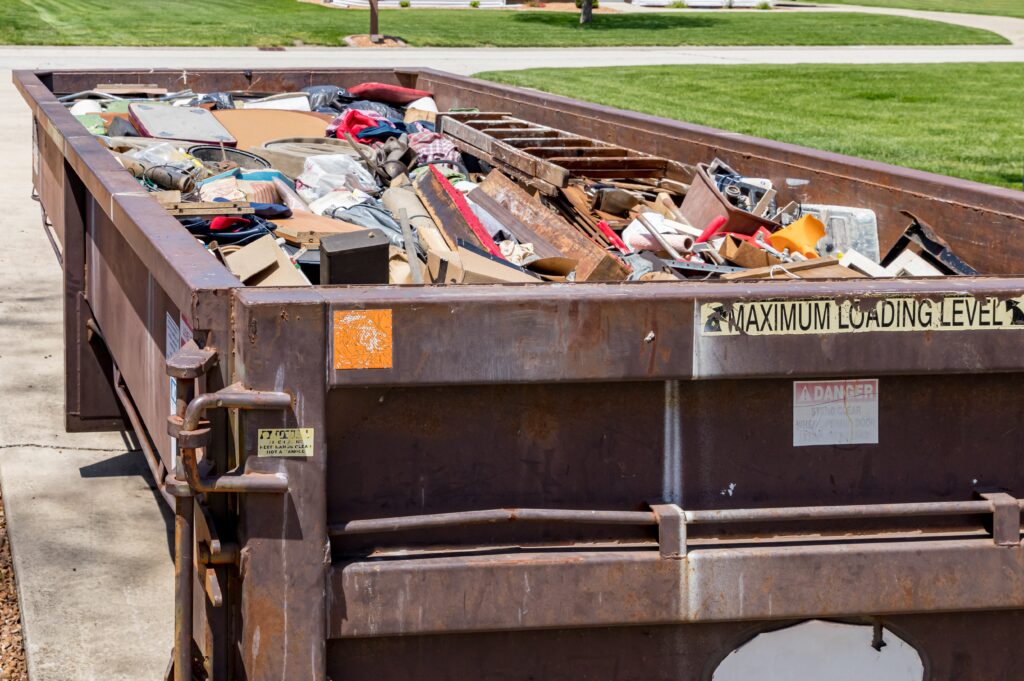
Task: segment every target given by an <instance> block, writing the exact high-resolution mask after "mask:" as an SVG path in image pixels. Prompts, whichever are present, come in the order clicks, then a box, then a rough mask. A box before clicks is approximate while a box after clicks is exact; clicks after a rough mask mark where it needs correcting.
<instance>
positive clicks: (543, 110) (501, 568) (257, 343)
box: [14, 69, 1024, 681]
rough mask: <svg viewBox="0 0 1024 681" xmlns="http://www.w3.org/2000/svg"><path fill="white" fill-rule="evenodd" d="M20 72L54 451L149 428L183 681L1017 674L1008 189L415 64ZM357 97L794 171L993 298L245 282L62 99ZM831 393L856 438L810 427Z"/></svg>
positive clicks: (725, 288) (742, 286)
mask: <svg viewBox="0 0 1024 681" xmlns="http://www.w3.org/2000/svg"><path fill="white" fill-rule="evenodd" d="M14 78H15V81H16V83H17V86H18V88H19V89H20V91H21V93H22V94H23V96H24V97H25V99H26V100H27V101H28V102H29V104H30V106H31V108H32V115H33V119H34V127H33V136H34V159H33V181H34V186H35V188H36V191H37V192H38V196H39V200H40V202H41V204H42V209H43V213H44V226H45V228H46V229H47V231H48V234H50V235H51V237H52V241H53V244H54V248H55V252H56V254H57V256H58V258H59V259H60V260H61V263H62V266H63V269H64V292H65V298H64V300H65V306H64V310H65V339H66V351H65V362H66V364H65V365H66V378H67V389H66V390H67V392H66V401H65V411H66V414H67V428H68V429H69V430H78V431H82V430H103V429H131V430H134V432H135V434H136V436H137V438H138V441H139V443H140V447H141V448H142V450H143V451H144V452H145V455H146V457H147V460H148V461H149V464H150V467H151V469H152V471H153V475H154V477H155V479H156V480H157V483H158V485H159V487H160V489H161V492H162V493H163V494H164V496H165V498H166V499H167V501H168V502H169V503H170V504H171V505H172V506H173V507H175V510H176V516H175V517H176V553H177V556H176V573H177V580H178V581H177V604H176V612H175V613H173V614H172V613H168V617H171V616H175V617H176V623H177V627H176V632H177V633H176V646H175V653H174V655H173V672H169V673H173V674H174V678H176V679H186V678H193V677H195V678H208V679H217V680H222V679H249V680H252V681H267V680H270V679H316V680H324V679H334V681H340V680H342V679H345V680H352V681H359V680H362V679H422V680H426V679H465V678H479V679H546V680H548V681H552V680H556V679H595V680H604V679H607V680H611V679H644V681H656V680H661V679H664V680H666V681H667V680H669V679H671V680H673V681H680V680H682V679H687V680H691V679H692V680H694V681H697V680H707V679H715V680H717V681H724V680H726V679H744V678H750V679H754V678H758V679H763V678H786V677H783V676H772V674H773V673H776V672H777V671H778V670H779V669H782V667H784V666H785V664H784V663H786V662H787V661H788V662H795V663H796V664H798V665H802V666H801V667H800V668H802V669H804V670H818V671H815V672H814V673H817V674H819V676H815V677H814V678H829V679H839V678H843V679H845V678H880V679H881V678H884V679H889V678H892V679H914V678H917V679H920V678H927V679H936V680H938V679H949V680H952V679H956V680H957V681H967V680H986V681H987V680H991V679H1007V678H1015V677H1016V676H1017V675H1018V674H1019V672H1017V667H1018V664H1017V662H1016V659H1015V658H1016V655H1015V651H1016V650H1018V649H1019V648H1020V647H1021V645H1022V644H1024V627H1022V626H1021V625H1022V624H1024V556H1022V553H1021V546H1020V532H1021V527H1020V503H1021V502H1020V501H1018V498H1019V497H1022V496H1024V471H1022V469H1021V466H1020V463H1019V461H1018V459H1019V453H1018V450H1019V448H1020V442H1021V429H1022V426H1021V423H1022V417H1024V404H1022V402H1021V400H1020V399H1018V392H1019V383H1018V381H1019V380H1020V375H1019V374H1020V372H1021V371H1022V370H1024V353H1022V352H1021V348H1022V339H1024V335H1021V334H1024V314H1021V316H1020V319H1019V320H1018V318H1017V315H1016V314H1013V315H1010V316H1009V317H1007V316H1006V315H1007V314H1009V312H1012V311H1015V310H1018V309H1019V308H1018V305H1020V304H1021V303H1022V300H1024V278H1021V277H1020V276H1019V275H1021V272H1022V270H1024V268H1022V267H1021V265H1020V263H1021V262H1022V261H1024V248H1022V245H1021V243H1022V242H1021V240H1020V239H1019V235H1020V234H1021V231H1020V230H1021V229H1022V228H1024V194H1021V193H1019V192H1013V191H1008V190H1002V189H997V188H992V187H987V186H982V185H978V184H974V183H970V182H964V181H960V180H954V179H951V178H944V177H938V176H934V175H930V174H926V173H921V172H916V171H911V170H906V169H901V168H896V167H892V166H887V165H882V164H878V163H872V162H867V161H863V160H858V159H854V158H849V157H844V156H839V155H836V154H830V153H824V152H819V151H815V150H810V149H805V148H799V147H795V146H791V145H785V144H779V143H774V142H770V141H766V140H760V139H754V138H750V137H744V136H738V135H733V134H728V133H724V132H721V131H717V130H711V129H707V128H702V127H697V126H692V125H686V124H683V123H678V122H673V121H668V120H663V119H655V118H651V117H649V116H642V115H639V114H634V113H629V112H624V111H618V110H612V109H608V108H605V107H601V106H597V105H592V104H586V103H581V102H577V101H572V100H568V99H565V98H561V97H555V96H551V95H546V94H543V93H538V92H532V91H524V90H520V89H516V88H510V87H504V86H499V85H494V84H490V83H486V82H482V81H478V80H474V79H470V78H462V77H457V76H453V75H450V74H445V73H439V72H435V71H430V70H425V69H409V70H386V71H385V70H381V71H356V70H252V71H225V70H206V71H203V70H200V71H188V72H185V71H175V70H166V71H144V72H143V71H131V70H123V71H105V72H97V71H89V72H80V71H53V72H50V71H47V72H25V71H23V72H16V73H15V76H14ZM367 79H372V80H375V81H382V82H389V83H399V84H404V85H408V86H414V87H417V88H421V89H426V90H429V91H432V92H433V93H435V96H436V98H437V100H438V102H439V104H440V105H441V107H442V110H443V109H445V108H454V107H465V106H475V107H480V108H481V109H482V110H490V111H508V112H511V113H513V114H514V115H518V116H521V117H525V118H530V119H532V120H537V121H539V122H541V123H546V124H549V125H557V126H558V127H559V128H562V129H565V130H569V131H572V132H576V133H579V134H585V135H589V136H592V137H596V138H599V139H606V140H610V141H615V142H616V143H618V144H621V145H624V146H628V147H630V148H635V149H637V150H640V151H644V152H648V153H652V154H658V155H662V156H667V157H669V158H679V159H701V160H703V159H707V158H710V157H712V156H718V157H720V158H722V159H723V160H725V161H726V162H728V163H730V164H742V165H743V166H744V167H745V168H748V169H749V170H750V172H754V173H758V174H760V175H762V176H764V177H769V178H772V179H773V180H776V181H777V183H778V184H779V185H781V184H782V180H783V178H785V177H788V176H793V175H799V176H802V177H807V178H810V179H811V180H812V181H811V183H810V185H809V189H808V191H809V193H810V195H809V196H808V197H807V200H810V201H814V200H815V199H816V198H817V197H816V196H815V192H816V191H817V190H819V189H820V188H824V187H828V188H829V190H830V192H832V194H831V195H832V196H833V197H835V196H840V197H842V198H844V199H845V200H847V201H848V202H850V204H851V205H872V206H874V207H875V208H876V210H877V211H878V215H879V225H880V229H881V232H882V236H883V238H885V239H887V240H892V239H894V238H895V237H896V235H897V234H898V233H899V232H900V230H902V227H903V226H904V224H905V222H904V221H902V219H901V218H900V217H899V211H900V210H909V211H912V212H914V213H915V214H916V215H919V216H920V217H921V218H922V219H924V220H927V221H928V222H930V223H931V224H933V225H937V226H938V225H941V226H942V229H943V233H944V235H945V236H946V238H947V239H948V240H949V242H950V244H951V245H952V246H953V247H954V248H955V249H956V250H957V252H958V253H960V254H961V255H962V256H963V257H965V258H967V259H969V260H970V261H971V262H972V263H975V264H976V265H977V266H980V267H983V268H984V270H985V271H987V272H991V273H993V274H992V275H991V276H984V277H957V278H948V279H941V280H842V281H840V280H836V281H818V282H807V281H784V282H781V281H758V282H734V283H729V282H699V281H692V282H672V283H647V284H643V285H636V284H626V283H621V284H574V285H572V286H567V285H563V286H558V285H548V286H534V285H476V286H468V285H467V286H460V287H444V286H426V287H397V286H336V287H309V288H301V289H300V288H279V289H274V288H260V289H255V288H245V287H242V286H241V285H240V283H239V282H238V281H237V280H236V279H235V277H233V276H232V275H231V274H230V273H229V272H228V271H227V270H226V269H224V268H223V267H222V266H220V265H219V264H218V263H216V262H215V261H213V260H212V259H211V258H209V257H207V256H205V254H204V253H203V250H202V247H201V246H200V245H199V244H197V243H196V241H195V240H194V239H193V238H192V237H190V236H189V235H188V234H187V233H186V232H185V230H184V229H181V227H180V225H179V224H178V223H177V222H176V221H175V220H174V219H172V218H170V217H168V216H167V215H166V213H165V212H164V211H163V210H162V209H161V208H160V207H159V206H158V205H157V204H156V203H155V202H153V201H152V200H151V199H149V198H148V197H147V196H145V193H144V192H141V191H140V189H139V186H138V184H137V183H136V182H135V181H134V180H133V178H132V177H130V176H129V175H128V174H127V173H126V172H124V171H123V170H122V169H121V168H120V166H118V165H117V163H116V162H115V161H114V160H113V159H112V158H111V157H110V156H109V154H108V153H107V152H106V151H105V150H104V149H103V148H101V147H99V146H98V145H97V144H96V143H95V141H94V140H93V139H92V138H91V136H90V135H89V134H88V133H87V132H86V131H85V130H84V129H83V128H82V127H81V126H80V125H79V124H78V123H77V122H76V121H75V120H74V119H73V118H72V117H71V116H70V115H69V114H68V112H67V111H66V109H65V108H64V107H63V106H62V105H61V104H60V103H58V102H57V101H56V99H55V93H56V94H60V93H69V92H75V91H78V90H82V89H87V88H89V87H92V86H93V85H94V84H95V83H96V82H118V83H136V82H138V83H158V84H160V85H163V86H167V87H176V86H182V85H184V84H187V85H189V86H192V87H195V88H197V89H203V88H205V89H209V90H213V89H219V90H228V89H239V90H245V89H259V90H261V91H266V92H275V91H289V90H292V89H295V88H296V87H302V86H306V85H310V84H319V83H332V84H337V85H346V84H348V83H354V82H359V81H361V80H367ZM870 310H876V311H881V314H883V315H884V314H890V315H891V319H892V321H891V323H888V324H882V325H879V324H876V325H874V326H871V325H864V324H863V323H858V322H857V321H856V320H857V319H860V318H862V317H863V316H864V315H865V314H867V313H868V311H870ZM1000 310H1001V311H1002V312H999V313H998V314H997V311H1000ZM886 311H888V312H886ZM934 315H938V316H939V317H938V318H939V319H941V323H938V324H933V323H931V319H932V318H933V316H934ZM925 316H928V317H929V323H928V324H923V323H921V321H920V320H921V319H922V318H924V317H925ZM997 318H998V319H1007V318H1009V319H1011V320H1013V321H1011V322H1010V323H1002V322H998V323H997V321H996V320H997ZM1018 321H1019V322H1020V323H1018ZM365 324H373V325H374V328H376V329H378V330H383V331H381V333H382V336H381V339H383V340H382V342H381V343H378V344H376V345H375V346H374V349H373V352H372V356H371V357H369V359H366V357H364V358H363V359H364V360H365V361H363V362H361V363H353V362H352V361H350V360H351V350H352V348H353V347H358V345H359V342H360V341H359V332H360V328H362V327H361V326H360V325H365ZM379 340H380V339H379ZM363 349H364V350H365V348H363ZM837 390H838V391H847V392H848V393H849V394H850V395H852V396H855V397H856V398H857V399H858V400H860V402H859V403H858V405H859V406H858V407H857V409H858V410H859V411H858V414H857V418H858V419H861V423H862V424H863V427H864V428H866V429H867V430H868V431H871V433H872V434H873V441H872V442H869V443H866V444H855V445H849V444H846V445H843V444H836V443H834V442H830V441H829V440H828V438H827V436H826V437H818V436H815V435H814V434H813V433H815V432H818V431H816V430H815V428H814V427H813V425H814V424H813V423H812V424H811V426H812V427H808V424H807V421H808V419H811V420H813V419H815V418H818V417H819V416H820V414H819V416H815V413H813V412H807V411H806V409H805V405H804V402H803V400H804V398H805V397H806V396H808V395H809V396H811V397H812V398H813V396H814V395H818V396H819V397H821V396H822V395H824V399H826V400H827V399H828V395H830V394H832V393H831V392H830V391H837ZM808 433H811V435H808ZM868 439H869V440H870V439H871V438H870V437H869V438H868ZM843 632H846V633H843ZM847 633H849V634H850V635H847ZM861 633H864V636H862V637H861V638H857V637H858V636H860V634H861ZM140 635H144V632H140ZM829 660H831V662H829ZM887 660H891V661H892V664H890V665H889V666H888V667H886V666H885V665H886V664H888V663H887ZM819 664H824V665H826V667H818V666H815V665H819ZM828 664H833V667H827V665H828ZM835 665H840V666H842V667H843V668H845V670H846V671H845V673H848V674H853V673H862V675H861V676H859V677H858V676H842V675H838V674H839V672H834V670H835V669H836V668H837V667H836V666H835ZM858 665H862V666H858ZM872 665H874V666H872ZM879 665H881V666H879ZM821 669H826V671H825V672H821V671H820V670H821ZM828 669H832V670H833V671H831V672H829V671H827V670H828ZM894 669H895V670H896V671H893V670H894ZM851 670H852V671H851ZM865 670H866V671H865ZM879 670H881V671H879ZM779 673H782V672H779ZM808 673H811V672H810V671H808ZM829 674H833V675H829ZM788 678H792V677H788Z"/></svg>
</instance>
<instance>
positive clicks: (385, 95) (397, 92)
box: [346, 83, 433, 105]
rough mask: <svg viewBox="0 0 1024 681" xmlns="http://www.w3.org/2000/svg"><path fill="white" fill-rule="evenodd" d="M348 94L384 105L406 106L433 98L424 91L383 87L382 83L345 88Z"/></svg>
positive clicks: (392, 86) (361, 84)
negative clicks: (422, 98)
mask: <svg viewBox="0 0 1024 681" xmlns="http://www.w3.org/2000/svg"><path fill="white" fill-rule="evenodd" d="M346 89H347V90H348V91H349V93H350V94H353V95H355V96H356V97H361V98H362V99H372V100H373V101H375V102H385V103H386V104H399V105H401V104H408V103H409V102H415V101H416V100H417V99H419V98H421V97H433V95H432V94H431V93H429V92H427V91H426V90H414V89H413V88H411V87H401V86H399V85H385V84H384V83H360V84H359V85H356V86H355V87H350V88H346Z"/></svg>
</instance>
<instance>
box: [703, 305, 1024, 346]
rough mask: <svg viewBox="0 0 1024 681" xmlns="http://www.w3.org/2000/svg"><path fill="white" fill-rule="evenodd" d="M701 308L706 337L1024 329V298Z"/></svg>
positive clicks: (707, 306)
mask: <svg viewBox="0 0 1024 681" xmlns="http://www.w3.org/2000/svg"><path fill="white" fill-rule="evenodd" d="M700 311H701V314H700V328H701V331H700V333H701V335H702V336H739V335H747V336H784V335H797V334H834V333H870V332H885V331H993V330H1016V329H1024V297H1018V298H1009V299H999V298H994V297H985V298H975V297H971V296H946V297H943V298H938V299H931V298H869V299H861V300H844V301H836V300H830V299H812V300H774V301H773V300H764V301H752V302H739V301H737V302H732V303H703V304H702V305H701V308H700Z"/></svg>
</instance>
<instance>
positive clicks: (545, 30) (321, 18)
mask: <svg viewBox="0 0 1024 681" xmlns="http://www.w3.org/2000/svg"><path fill="white" fill-rule="evenodd" d="M368 28H369V18H368V12H366V11H358V10H340V9H330V8H325V7H320V6H317V5H312V4H306V3H299V2H297V1H296V0H174V1H172V2H163V3H157V4H154V3H145V2H112V1H111V0H0V43H6V44H17V45H225V46H231V45H258V46H271V45H286V46H287V45H293V44H295V43H296V41H301V42H302V43H304V44H306V45H340V44H341V40H342V38H343V37H344V36H346V35H351V34H354V33H366V32H367V31H368ZM381 30H382V32H384V33H386V34H388V35H397V36H400V37H402V38H405V39H406V40H407V41H408V42H409V43H410V44H412V45H420V46H428V45H429V46H438V47H458V46H466V47H475V46H484V45H494V46H501V47H527V46H544V47H562V46H577V45H580V46H586V45H592V46H611V45H638V46H639V45H651V46H653V45H954V44H1001V43H1005V42H1006V41H1005V40H1004V39H1003V38H1002V37H1000V36H998V35H996V34H994V33H989V32H987V31H980V30H976V29H971V28H963V27H959V26H952V25H949V24H944V23H939V22H931V21H921V20H915V19H906V18H903V17H887V16H874V15H869V14H795V13H783V12H777V13H773V12H753V13H751V12H737V13H727V12H723V13H721V14H717V13H701V14H687V13H674V14H670V13H650V14H647V13H645V14H598V15H595V16H594V22H593V24H592V25H590V26H588V27H581V26H580V25H579V21H578V15H576V14H575V13H555V12H530V11H493V10H410V9H406V10H385V11H382V12H381Z"/></svg>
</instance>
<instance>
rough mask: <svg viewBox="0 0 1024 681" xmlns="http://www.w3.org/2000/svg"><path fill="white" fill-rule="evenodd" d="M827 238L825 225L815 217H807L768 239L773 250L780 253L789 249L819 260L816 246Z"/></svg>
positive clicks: (791, 251)
mask: <svg viewBox="0 0 1024 681" xmlns="http://www.w3.org/2000/svg"><path fill="white" fill-rule="evenodd" d="M823 236H825V225H824V224H823V223H822V222H821V220H819V219H818V218H816V217H814V216H813V215H805V216H803V217H802V218H800V219H799V220H797V221H796V222H794V223H793V224H791V225H790V226H788V227H783V228H782V229H780V230H779V231H777V232H775V233H774V234H772V235H771V236H770V237H768V243H770V244H771V245H772V248H776V249H778V250H780V251H782V250H785V249H787V248H788V249H789V252H790V253H800V254H801V255H803V256H804V257H805V258H817V257H818V251H816V250H815V246H817V245H818V241H819V240H820V239H821V238H822V237H823Z"/></svg>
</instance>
